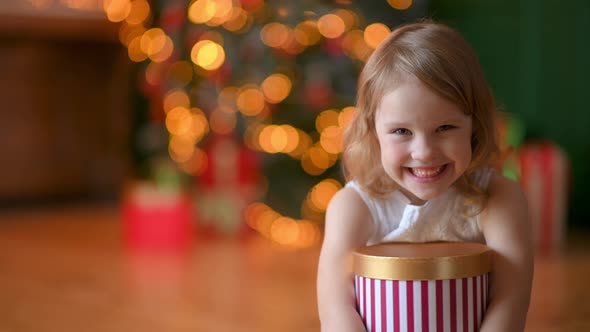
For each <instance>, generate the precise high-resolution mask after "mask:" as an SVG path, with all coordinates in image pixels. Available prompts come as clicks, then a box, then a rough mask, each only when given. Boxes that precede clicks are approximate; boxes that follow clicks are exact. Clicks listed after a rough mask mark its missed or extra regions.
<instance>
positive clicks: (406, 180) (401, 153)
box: [375, 78, 472, 205]
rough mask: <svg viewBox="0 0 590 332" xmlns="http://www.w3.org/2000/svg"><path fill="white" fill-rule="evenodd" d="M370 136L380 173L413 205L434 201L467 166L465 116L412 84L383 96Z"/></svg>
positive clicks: (467, 120) (467, 117)
mask: <svg viewBox="0 0 590 332" xmlns="http://www.w3.org/2000/svg"><path fill="white" fill-rule="evenodd" d="M375 130H376V132H377V139H378V141H379V146H380V148H381V163H382V165H383V168H384V169H385V172H386V173H387V174H388V175H389V176H390V177H391V178H392V179H393V180H394V181H395V182H396V183H397V184H398V185H399V187H400V190H401V191H402V192H403V193H404V194H405V195H406V196H407V197H408V198H409V199H410V201H411V202H412V203H413V204H416V205H422V204H424V202H425V201H427V200H430V199H433V198H436V197H438V196H440V195H441V194H442V193H444V192H445V191H446V190H447V189H449V188H450V187H451V186H452V185H453V184H454V183H455V181H456V180H457V179H458V178H459V177H460V176H461V175H462V174H463V173H464V172H465V170H466V169H467V167H468V166H469V163H470V162H471V133H472V120H471V116H470V115H466V114H465V113H463V111H461V109H460V108H459V107H458V106H457V105H455V104H453V103H452V102H450V101H448V100H446V99H444V98H442V97H440V96H438V95H437V94H435V93H434V92H432V91H431V90H430V89H429V88H428V87H426V86H425V85H424V84H423V83H422V82H420V81H419V80H418V79H416V78H408V79H406V80H405V81H404V82H403V83H402V84H400V85H398V86H397V87H396V88H395V89H393V90H392V91H389V92H388V93H386V94H385V95H384V96H383V98H382V99H381V103H380V105H379V107H378V108H377V112H376V114H375Z"/></svg>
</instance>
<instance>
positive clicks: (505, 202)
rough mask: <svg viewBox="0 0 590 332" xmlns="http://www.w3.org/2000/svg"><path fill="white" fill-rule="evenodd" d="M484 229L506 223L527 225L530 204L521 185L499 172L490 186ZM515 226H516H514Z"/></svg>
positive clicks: (490, 182) (483, 223)
mask: <svg viewBox="0 0 590 332" xmlns="http://www.w3.org/2000/svg"><path fill="white" fill-rule="evenodd" d="M481 221H482V229H483V231H484V232H485V230H486V228H490V227H500V225H502V224H505V223H527V222H528V203H527V200H526V197H525V195H524V192H523V190H522V188H521V187H520V185H519V184H518V183H517V182H516V181H514V180H511V179H508V178H506V177H504V176H503V175H501V174H500V173H498V172H493V173H492V174H491V176H490V179H489V184H488V199H487V201H486V204H485V207H484V209H483V211H482V213H481ZM512 226H514V225H512Z"/></svg>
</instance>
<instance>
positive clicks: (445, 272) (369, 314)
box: [353, 242, 492, 332]
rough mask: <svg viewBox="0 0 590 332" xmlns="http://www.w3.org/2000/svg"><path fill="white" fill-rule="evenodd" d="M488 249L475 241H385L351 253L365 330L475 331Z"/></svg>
mask: <svg viewBox="0 0 590 332" xmlns="http://www.w3.org/2000/svg"><path fill="white" fill-rule="evenodd" d="M491 267H492V251H491V249H490V248H488V247H487V246H485V245H483V244H478V243H455V242H453V243H448V242H444V243H443V242H440V243H439V242H437V243H412V244H410V243H388V244H381V245H376V246H369V247H363V248H360V249H358V250H356V251H355V252H354V253H353V274H354V279H355V280H354V284H355V292H356V304H357V310H358V312H359V314H360V316H361V318H362V319H363V321H364V323H365V326H366V328H367V331H369V332H373V331H375V332H379V331H391V332H397V331H410V332H418V331H478V330H479V326H480V324H481V321H482V319H483V316H484V314H485V311H486V307H487V299H488V273H489V272H490V271H491Z"/></svg>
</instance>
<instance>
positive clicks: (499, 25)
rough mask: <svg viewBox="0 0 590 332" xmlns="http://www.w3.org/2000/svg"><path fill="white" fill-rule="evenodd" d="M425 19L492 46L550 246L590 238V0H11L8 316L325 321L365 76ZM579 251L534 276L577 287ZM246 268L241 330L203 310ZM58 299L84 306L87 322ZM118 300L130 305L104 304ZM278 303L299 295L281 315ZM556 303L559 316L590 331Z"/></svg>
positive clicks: (312, 325) (511, 159) (0, 19)
mask: <svg viewBox="0 0 590 332" xmlns="http://www.w3.org/2000/svg"><path fill="white" fill-rule="evenodd" d="M425 17H426V18H433V19H435V20H436V21H440V22H443V23H447V24H449V25H451V26H453V27H455V28H456V29H458V30H459V31H460V32H461V33H462V34H463V35H464V36H465V38H466V39H467V40H468V41H469V42H470V44H471V45H472V46H473V48H474V49H475V51H476V53H477V54H478V55H479V58H480V62H481V64H482V66H483V67H484V70H485V73H486V76H487V78H488V81H489V83H490V85H491V87H492V89H493V92H494V94H495V96H496V98H497V103H498V105H499V108H500V110H501V115H500V118H499V122H500V124H501V126H500V132H499V135H500V137H501V140H502V144H503V146H504V147H505V148H506V149H505V150H506V153H505V154H504V156H503V157H504V164H503V172H504V174H506V175H507V176H509V177H511V178H513V179H515V180H517V181H519V182H520V183H521V184H522V186H523V188H524V189H525V192H526V193H527V196H528V199H529V203H530V205H531V211H532V216H533V221H534V232H535V239H536V244H537V248H538V253H539V255H540V256H541V255H543V256H544V257H554V256H555V255H562V254H563V253H564V252H565V253H568V252H571V250H573V252H577V251H576V250H578V249H577V248H582V249H580V250H582V251H583V252H585V248H584V246H583V245H578V244H580V243H582V244H583V243H584V242H585V241H586V240H587V239H588V238H589V237H588V236H587V235H586V234H587V231H588V227H589V226H588V220H589V219H590V210H589V209H587V207H586V200H585V197H588V196H590V189H589V188H590V175H589V174H590V172H588V170H590V167H589V165H590V140H588V139H587V127H588V126H589V125H590V112H588V105H587V103H586V102H585V97H586V94H587V93H586V92H585V89H586V87H587V79H588V75H590V43H588V31H590V3H588V2H587V1H585V0H572V1H567V2H563V1H552V0H544V1H532V0H519V1H507V0H496V1H491V0H482V1H467V0H454V1H442V0H413V1H412V0H378V1H354V0H333V1H329V0H323V1H321V0H302V1H282V0H276V1H264V0H193V1H189V0H149V1H148V0H1V1H0V73H1V74H0V101H1V103H2V108H3V110H2V112H0V132H1V133H2V138H3V139H2V140H0V227H2V228H3V229H2V230H0V248H2V249H3V250H0V252H3V253H2V254H0V263H3V264H0V266H2V265H3V266H6V269H5V270H2V269H1V268H0V278H1V279H0V289H2V290H3V291H5V292H8V293H7V294H11V296H7V297H6V298H5V300H3V301H4V302H3V303H2V304H0V308H4V307H6V308H7V311H5V312H8V313H7V314H5V316H4V317H3V318H2V319H0V330H2V328H5V330H6V331H17V330H18V331H23V330H31V331H32V330H34V331H41V330H43V329H40V328H39V326H35V325H29V323H26V322H28V317H29V316H28V315H29V314H30V315H32V316H33V317H37V318H39V317H44V318H45V319H46V323H47V322H52V323H49V325H45V326H54V328H55V329H57V328H58V326H62V327H63V326H66V330H73V329H74V328H76V329H80V328H81V326H85V325H84V323H83V322H86V321H88V320H92V319H93V318H91V317H94V318H95V316H92V314H91V313H95V314H96V313H97V312H99V313H102V315H103V316H102V317H105V318H107V317H108V318H109V319H110V322H111V323H110V324H111V325H108V324H107V323H106V321H108V320H106V321H105V320H101V322H102V323H101V324H98V325H94V326H95V330H96V331H98V330H101V331H102V330H105V331H107V330H108V331H113V330H119V329H121V330H129V328H131V329H137V328H138V326H143V329H144V330H145V329H148V330H149V329H153V330H155V331H158V330H167V331H173V330H176V329H177V326H176V325H174V324H173V323H171V322H177V323H178V322H179V321H180V322H184V323H182V324H181V323H178V324H180V325H179V326H181V327H179V328H178V329H179V330H181V329H182V328H197V329H199V330H200V329H204V330H206V329H209V328H212V327H216V328H218V329H222V330H228V331H238V330H239V329H238V328H237V326H240V327H241V328H242V329H243V330H245V331H250V330H253V331H261V330H267V329H268V330H276V329H281V330H289V328H292V329H293V330H298V331H301V330H308V329H309V330H310V331H312V330H318V327H319V324H318V323H317V313H316V312H315V289H314V285H313V282H314V278H315V264H317V254H318V247H319V245H320V244H321V239H322V232H323V217H324V212H325V209H326V206H327V204H328V202H329V200H330V199H331V197H332V195H333V194H334V193H335V192H336V191H337V190H339V189H340V188H341V187H342V186H343V184H344V182H343V178H342V175H341V172H340V165H339V157H340V152H341V148H342V147H341V135H342V131H343V128H344V127H345V126H346V124H347V122H348V121H349V119H350V118H351V115H352V114H353V112H354V103H355V89H356V79H357V76H358V73H359V72H360V70H361V69H362V67H363V65H364V63H365V61H366V60H367V58H368V56H369V55H370V54H371V52H372V51H373V50H374V49H375V48H376V47H377V46H378V45H379V43H380V42H381V41H382V40H383V39H384V38H385V37H386V36H387V34H388V33H390V32H391V30H392V29H394V28H395V27H396V26H398V25H400V24H403V23H408V22H413V21H415V20H417V19H421V18H425ZM572 248H573V249H572ZM568 250H570V251H568ZM16 253H18V254H16ZM130 253H132V254H130ZM138 253H139V254H138ZM162 255H164V256H162ZM163 257H164V258H163ZM576 257H577V256H576ZM41 262H52V263H51V264H50V263H47V264H45V265H43V264H41ZM563 262H570V263H563ZM578 263H579V262H578V261H575V264H574V263H571V261H568V260H565V259H564V260H562V259H558V260H549V261H547V262H546V263H541V264H545V265H546V266H548V267H547V269H546V270H542V271H545V272H544V273H545V274H544V275H543V276H540V277H539V278H538V280H548V282H551V283H555V282H558V283H561V282H564V280H569V279H567V276H569V274H568V273H566V272H563V271H569V270H567V269H566V270H563V269H562V268H563V267H562V264H566V265H567V264H570V265H571V266H574V265H576V264H578ZM285 265H288V266H290V267H289V268H286V267H285ZM570 265H567V266H570ZM541 266H544V265H541ZM99 267H107V268H106V269H104V270H103V269H99ZM201 268H204V269H205V270H206V271H209V272H210V273H211V275H212V276H213V277H211V276H210V277H205V276H204V275H205V274H207V273H205V274H203V272H202V270H201ZM106 270H108V271H110V272H108V271H106ZM83 271H86V272H83ZM158 271H159V272H158ZM162 271H167V272H162ZM227 271H231V274H232V275H233V279H232V278H230V277H227V278H226V279H223V278H221V276H225V275H226V274H229V272H227ZM563 273H565V275H564V274H563ZM24 275H28V276H29V277H28V279H27V278H24V279H23V276H24ZM30 276H36V278H33V277H30ZM76 276H77V277H76ZM129 276H131V280H132V281H131V284H132V285H135V286H137V287H135V286H134V287H130V286H129V285H128V284H127V283H126V282H122V281H121V280H123V279H125V280H127V279H128V277H129ZM77 278H78V279H77ZM126 278H127V279H126ZM134 278H135V279H134ZM56 280H59V281H60V282H57V284H56V283H55V282H56ZM81 280H82V281H81ZM146 280H147V281H146ZM150 280H151V282H152V283H150ZM191 280H192V281H191ZM196 280H199V281H198V282H197V281H196ZM277 280H278V281H277ZM281 280H282V281H281ZM85 282H86V283H87V284H84V283H85ZM241 282H244V283H245V284H246V285H250V286H251V290H250V291H248V292H247V293H242V296H241V297H239V298H238V299H236V298H234V297H228V296H225V297H222V298H221V299H220V300H219V301H220V302H219V303H221V304H222V305H223V306H225V307H228V308H234V309H233V310H235V313H234V314H235V317H238V318H235V317H234V320H236V321H237V322H238V323H236V325H232V323H231V321H232V320H231V319H230V320H229V321H227V320H226V319H224V318H223V317H225V316H223V315H222V314H220V313H215V312H211V310H213V309H211V308H209V309H205V308H208V305H205V303H204V300H202V298H206V299H207V301H214V300H212V299H216V298H217V297H218V295H219V294H217V293H215V292H213V291H211V292H206V291H205V290H204V289H203V287H202V286H203V284H207V283H212V284H214V285H217V283H224V284H223V285H224V287H229V288H230V289H231V290H233V291H237V292H238V293H240V291H239V289H238V288H240V287H238V284H240V283H241ZM227 283H229V284H231V285H228V284H227ZM564 283H565V282H564ZM84 285H85V286H84ZM293 285H295V286H293ZM19 286H20V288H19ZM31 287H33V289H35V290H36V291H35V292H36V294H40V293H41V294H43V293H44V294H45V295H46V297H47V299H45V300H39V299H37V298H36V297H35V296H34V295H33V294H32V293H31V292H32V291H26V289H32V288H31ZM60 287H61V288H60ZM187 287H188V288H187ZM252 287H253V288H252ZM257 287H258V288H257ZM205 288H207V287H205ZM57 289H62V290H63V289H66V290H68V289H69V290H71V291H72V294H73V295H72V294H70V295H67V294H69V293H68V292H65V293H66V295H65V296H66V297H63V296H64V295H63V294H61V295H60V293H59V292H56V290H57ZM137 289H139V291H137ZM187 289H188V290H187ZM203 292H204V293H203ZM277 292H279V293H281V294H290V295H291V296H293V297H295V298H299V297H301V296H303V297H304V298H303V299H300V300H301V301H302V302H296V303H291V302H288V301H285V300H278V299H277V296H278V295H274V294H276V293H277ZM105 293H107V294H111V295H112V296H111V297H108V298H105V297H104V296H105V295H104V294H105ZM115 293H117V294H119V295H113V294H115ZM576 293H578V292H577V290H571V291H566V290H561V291H559V294H557V293H555V294H549V295H547V296H545V297H542V298H540V299H539V302H536V303H542V304H543V305H539V306H538V308H541V307H544V308H545V309H543V310H547V311H549V310H550V309H551V308H557V307H558V305H562V304H563V303H570V302H571V303H575V302H577V301H579V300H580V298H579V295H575V294H576ZM100 294H103V295H100ZM137 294H140V295H137ZM187 294H188V295H187ZM253 294H255V295H253ZM265 294H266V295H265ZM563 294H571V297H568V296H565V297H561V296H564V295H563ZM578 294H579V293H578ZM67 296H72V297H67ZM252 296H255V297H256V298H257V300H255V301H254V303H255V304H254V305H252V306H251V308H250V309H249V310H250V311H248V310H246V311H247V313H244V311H243V308H244V307H247V306H248V305H247V303H249V302H248V301H251V300H248V299H251V298H252ZM556 296H557V298H558V300H555V299H556ZM56 298H59V299H60V300H58V303H61V304H62V306H63V308H64V309H63V310H66V309H67V308H69V309H67V310H74V311H75V310H78V312H79V315H77V316H78V318H73V321H70V324H69V325H67V324H66V325H64V324H65V323H64V321H67V320H68V318H66V317H68V315H67V314H66V313H65V312H61V311H60V312H56V311H55V310H56V309H55V306H53V304H52V303H54V302H53V301H55V300H56ZM129 298H134V299H135V300H136V301H135V302H134V301H131V302H129V301H127V300H126V299H129ZM17 299H20V300H17ZM23 299H24V300H23ZM199 299H201V300H199ZM115 300H116V301H119V302H120V301H122V302H123V305H117V306H114V307H116V308H118V310H119V311H120V310H122V312H123V313H122V314H118V315H114V314H113V313H112V312H111V311H109V310H108V309H106V308H105V307H106V304H107V303H110V304H112V303H114V302H116V301H115ZM59 301H61V302H59ZM85 301H86V302H85ZM101 301H102V302H101ZM126 301H127V302H126ZM166 301H167V302H166ZM156 302H158V303H165V304H170V306H169V307H168V309H161V308H160V309H157V308H155V307H154V308H152V307H151V305H152V304H154V303H156ZM17 303H20V304H21V305H20V306H19V305H17ZM84 303H85V304H84ZM138 303H140V304H142V305H143V308H144V309H145V308H149V309H145V310H144V311H134V310H136V309H131V308H135V307H136V305H137V304H138ZM256 303H257V304H258V305H256ZM269 303H271V304H272V303H275V304H276V303H282V304H283V305H282V306H281V307H282V309H277V310H279V311H278V312H277V313H276V314H275V315H274V316H275V317H276V319H275V320H273V319H271V318H269V315H267V314H263V313H262V312H267V311H268V310H271V309H269V308H271V307H269ZM99 304H100V305H99ZM154 306H155V304H154ZM140 307H141V306H140ZM25 308H36V309H33V310H32V313H31V312H28V310H29V309H25ZM75 308H78V309H75ZM122 308H123V309H122ZM101 310H102V311H101ZM126 310H127V311H126ZM152 310H153V311H152ZM166 310H169V311H166ZM257 310H259V311H257ZM535 310H537V309H534V310H533V312H535V313H545V311H542V309H538V310H537V311H535ZM230 311H231V310H230ZM163 312H164V313H163ZM232 312H233V311H232ZM199 313H200V314H201V315H202V317H201V316H199ZM225 314H227V313H225ZM166 315H167V316H166ZM211 315H213V316H212V317H213V318H204V317H211ZM216 315H217V316H216ZM289 315H293V316H292V317H291V316H289ZM555 315H556V316H555ZM555 315H554V316H550V317H553V318H552V319H554V321H553V323H554V326H558V327H559V329H556V330H560V331H563V330H568V328H567V326H570V329H569V330H572V331H573V330H579V329H578V328H579V327H580V326H586V325H580V324H586V323H585V322H584V321H581V320H579V319H578V320H576V319H577V318H576V319H574V320H573V321H575V322H577V323H575V324H578V325H564V324H565V323H564V322H565V321H567V322H571V321H572V320H571V319H566V318H565V317H569V316H567V314H566V313H565V312H561V311H560V313H559V314H555ZM99 316H100V315H99ZM155 316H161V317H167V318H166V319H160V320H158V319H155V318H154V317H155ZM539 316H542V315H539ZM49 317H58V318H49ZM60 317H61V318H63V321H61V320H60ZM146 317H148V318H149V319H146ZM195 317H197V318H195ZM198 317H201V318H202V319H201V318H198ZM240 317H242V318H240ZM279 317H280V318H279ZM302 317H303V318H302ZM576 317H578V316H576ZM580 317H581V315H580ZM76 319H78V320H76ZM151 320H154V321H151ZM2 321H4V326H3V325H2V324H3V323H2ZM72 322H76V323H72ZM155 322H156V323H155ZM51 324H54V325H51ZM72 324H73V325H72ZM158 324H159V325H158ZM183 324H184V325H183ZM281 324H287V325H286V326H288V327H289V328H286V327H285V326H284V325H281ZM560 324H561V325H560ZM572 324H574V323H572ZM540 325H542V324H540ZM540 325H539V326H540ZM544 326H552V325H551V324H549V325H547V324H544ZM537 327H538V326H537ZM537 327H535V328H537ZM47 330H48V331H49V330H53V328H51V327H47ZM61 330H64V329H61ZM531 330H533V328H531ZM535 331H538V329H535Z"/></svg>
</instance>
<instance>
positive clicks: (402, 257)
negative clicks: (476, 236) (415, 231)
mask: <svg viewBox="0 0 590 332" xmlns="http://www.w3.org/2000/svg"><path fill="white" fill-rule="evenodd" d="M491 269H492V250H491V249H490V248H489V247H487V246H485V245H483V244H480V243H466V242H433V243H387V244H380V245H376V246H368V247H363V248H360V249H358V250H356V251H355V252H354V253H353V257H352V271H353V273H354V274H356V275H359V276H363V277H367V278H373V279H386V280H444V279H459V278H467V277H473V276H478V275H482V274H485V273H488V272H490V271H491Z"/></svg>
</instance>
